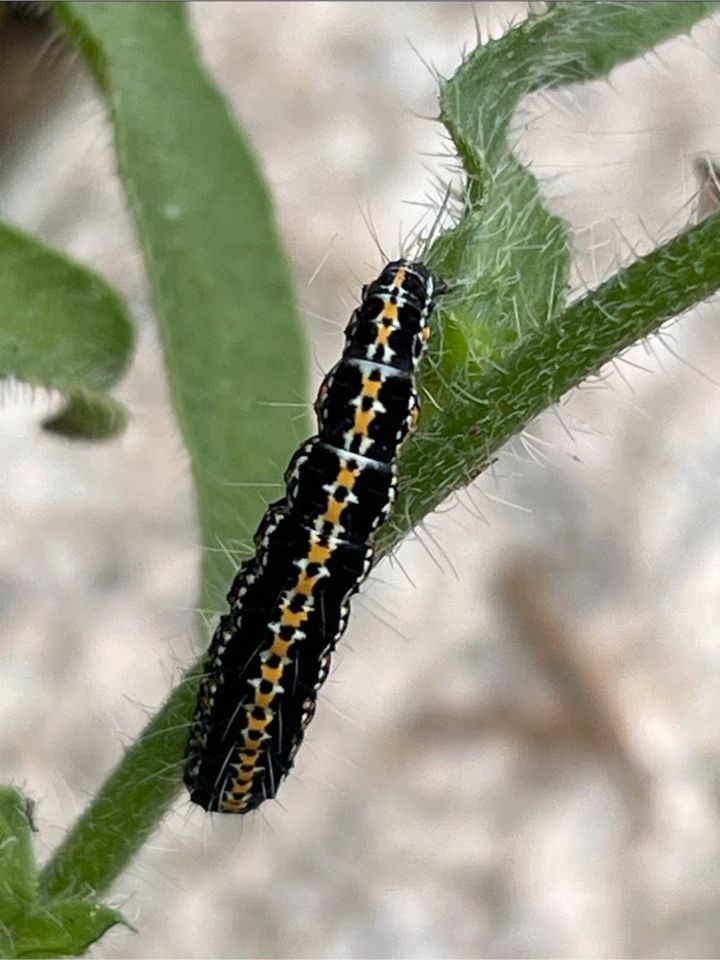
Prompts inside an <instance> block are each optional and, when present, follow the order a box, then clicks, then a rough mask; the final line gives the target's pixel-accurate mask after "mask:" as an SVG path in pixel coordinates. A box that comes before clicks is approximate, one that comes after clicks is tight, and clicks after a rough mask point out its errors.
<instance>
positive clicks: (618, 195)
mask: <svg viewBox="0 0 720 960" xmlns="http://www.w3.org/2000/svg"><path fill="white" fill-rule="evenodd" d="M28 6H29V5H28ZM525 12H526V11H525V6H524V5H523V4H515V3H490V4H483V3H478V4H475V15H476V17H477V20H478V22H479V24H480V28H481V31H482V33H483V36H485V37H487V36H498V35H500V34H501V33H502V32H503V31H504V30H505V29H506V27H507V24H508V22H509V21H510V20H512V19H513V18H522V17H524V16H525ZM2 14H3V16H2V18H1V19H0V90H2V96H1V97H0V215H2V216H3V217H6V218H7V219H9V220H10V221H12V222H14V223H16V224H18V225H20V226H22V227H25V228H27V229H28V230H31V231H34V232H36V233H38V234H39V235H41V236H42V237H43V238H44V239H45V240H47V241H48V242H50V243H52V244H53V245H56V246H59V247H61V248H62V249H64V250H66V251H67V252H68V253H70V254H71V255H73V256H75V257H77V258H79V259H80V260H83V261H85V262H87V263H89V264H91V265H92V266H93V267H95V268H96V269H98V270H99V271H101V272H102V273H103V274H104V275H105V276H106V277H107V278H108V279H110V280H111V281H112V282H113V283H114V284H116V285H117V286H118V287H119V288H120V290H122V292H123V293H124V295H125V296H126V298H127V300H128V302H129V304H130V307H131V310H132V313H133V316H134V319H135V321H136V322H137V327H138V337H139V343H138V350H137V355H136V357H135V360H134V363H133V366H132V369H131V371H130V373H129V374H128V376H127V377H126V379H125V380H124V382H123V383H122V385H121V387H120V389H119V391H118V393H119V395H120V396H121V397H122V399H123V400H124V401H125V403H126V404H127V405H128V407H129V409H130V411H131V414H132V422H131V424H130V427H129V429H128V430H127V433H126V434H125V435H124V436H123V437H122V438H120V439H119V440H117V441H114V442H112V443H109V444H107V445H97V446H91V445H79V444H73V443H69V442H67V441H63V440H62V439H58V438H56V437H52V436H48V435H44V434H43V433H42V432H41V431H40V430H39V427H38V423H39V420H40V419H41V417H42V416H43V415H44V414H45V413H47V412H48V410H49V409H54V407H55V406H56V405H57V402H58V401H57V398H53V397H48V396H45V395H40V394H33V393H32V392H31V391H29V390H27V389H23V388H19V387H13V388H7V387H6V388H5V389H4V391H3V394H2V398H3V404H2V409H1V410H0V657H1V658H2V659H1V662H2V670H0V718H1V719H0V779H2V781H3V782H5V781H12V782H14V783H17V784H19V785H20V786H22V787H23V788H24V789H25V790H26V791H27V792H28V793H29V794H30V795H31V796H32V797H33V798H34V799H35V800H36V801H37V811H36V813H37V824H38V826H39V829H40V833H39V835H38V838H37V843H38V849H39V855H40V856H41V857H43V858H45V857H46V856H47V854H48V852H49V851H50V850H51V849H52V848H53V847H54V845H55V844H56V843H57V842H58V841H59V840H60V838H61V837H62V835H63V833H64V831H65V830H66V828H67V826H68V825H69V824H70V823H71V822H72V821H73V820H74V818H75V817H76V815H77V814H78V812H79V811H80V810H81V809H82V808H83V806H84V804H85V803H86V800H87V798H88V797H89V796H91V795H92V793H93V792H94V791H95V789H96V788H97V787H98V785H99V784H100V783H101V782H102V780H103V778H104V777H105V775H106V774H107V772H108V771H109V770H110V769H111V768H112V766H113V765H114V764H115V763H116V762H117V760H118V759H119V757H120V756H121V753H122V750H123V746H124V745H125V744H126V743H128V742H129V741H131V740H132V739H133V737H134V736H135V735H136V734H137V732H138V731H139V730H140V729H141V727H142V726H143V725H144V723H145V722H146V719H147V718H148V716H149V715H151V714H152V712H153V711H154V710H155V709H156V707H157V706H158V705H159V704H160V703H161V702H162V700H163V698H164V696H165V695H166V693H167V691H168V690H169V689H170V686H171V684H172V683H173V682H174V681H176V680H177V678H178V677H179V675H180V673H181V671H182V669H183V668H184V667H185V666H186V665H187V664H189V663H190V662H191V661H192V659H193V656H194V654H193V651H194V649H195V646H194V642H193V638H192V635H191V634H192V620H193V614H194V602H195V596H196V589H197V579H196V578H197V565H198V556H199V551H200V550H201V549H203V546H204V545H203V544H201V543H199V542H198V537H197V530H196V524H195V516H194V513H193V502H192V494H191V489H190V478H189V473H188V468H187V463H186V459H185V455H184V453H183V449H182V444H181V441H180V439H179V436H178V433H177V431H176V428H175V425H174V422H173V416H172V412H171V410H170V408H169V405H168V399H167V396H166V392H165V387H164V380H163V373H162V364H161V359H160V355H159V350H158V344H157V337H156V333H155V326H154V322H153V317H152V313H151V310H150V308H149V303H148V292H147V287H146V283H145V279H144V274H143V266H142V262H141V258H140V255H139V253H138V248H137V244H136V242H135V238H134V234H133V231H132V228H131V225H130V222H129V219H128V216H127V213H126V210H125V202H124V199H123V195H122V192H121V189H120V186H119V183H118V181H117V179H116V177H115V175H114V170H113V157H112V150H111V132H110V129H109V127H108V124H107V121H106V118H105V115H104V112H103V109H102V106H101V104H100V102H99V101H98V99H97V97H96V95H95V92H94V90H93V86H92V83H91V82H90V81H89V79H88V78H87V76H86V75H85V73H84V70H83V67H82V65H81V63H80V62H79V61H78V59H77V57H76V56H75V54H74V53H73V52H72V51H71V50H68V49H67V47H66V46H65V45H64V43H63V40H62V36H61V35H60V34H59V33H58V32H57V31H56V30H55V28H54V27H53V26H52V24H51V23H50V22H48V21H47V20H45V19H41V18H38V17H37V16H36V15H35V14H36V9H35V10H31V11H28V9H27V7H26V8H24V9H22V8H17V7H16V8H8V9H7V10H3V11H2ZM191 15H192V20H193V24H194V27H195V30H196V35H197V38H198V42H199V44H200V46H201V49H202V53H203V56H204V59H205V62H206V64H207V66H208V68H209V70H210V71H211V73H212V74H213V75H214V77H215V78H216V80H217V82H218V83H219V84H220V86H221V87H222V89H223V90H224V91H225V94H226V96H227V97H228V99H229V100H230V102H231V104H232V107H233V110H234V111H235V113H236V115H237V117H238V119H239V121H240V123H241V124H242V126H243V128H244V129H245V130H246V132H247V133H248V135H249V137H250V139H251V141H252V143H253V144H254V147H255V149H256V150H257V152H258V154H259V156H260V157H261V160H262V164H263V167H264V170H265V173H266V176H267V178H268V180H269V183H270V186H271V189H272V192H273V194H274V197H275V202H276V205H277V212H278V218H279V222H280V227H281V231H282V235H283V239H284V243H285V246H286V249H287V251H288V253H289V257H290V260H291V263H292V268H293V273H294V277H295V282H296V286H297V291H298V294H299V297H300V300H301V303H302V305H303V309H304V316H305V322H306V328H307V334H308V342H309V350H310V351H311V366H312V378H313V382H312V389H313V391H314V389H315V388H316V387H317V384H318V382H319V380H320V377H321V375H322V372H323V371H324V370H326V369H327V368H328V367H329V365H330V364H331V363H332V362H333V360H334V359H335V357H336V356H337V354H338V352H339V349H340V347H341V344H342V328H343V326H344V324H345V322H346V319H347V317H348V315H349V312H350V310H351V309H352V307H353V305H354V303H355V298H356V297H357V295H358V293H359V285H360V284H361V283H362V282H363V281H365V280H367V279H368V278H370V277H371V276H372V275H373V274H374V272H375V271H376V269H377V267H378V265H379V263H380V261H381V256H380V254H379V253H378V250H377V248H376V246H375V242H374V240H373V238H372V236H371V232H372V231H371V229H370V228H369V226H368V222H367V221H369V220H370V221H372V224H373V225H374V230H375V231H376V233H377V236H378V238H379V240H380V242H381V243H382V245H383V247H385V249H387V250H388V251H389V252H390V253H391V254H392V253H396V252H397V251H398V237H401V236H403V235H405V234H407V232H408V231H409V230H410V229H411V228H412V226H413V225H414V223H415V222H416V220H417V218H418V209H417V207H416V206H414V204H417V203H418V202H423V201H424V199H425V198H426V195H427V194H428V193H429V192H430V193H432V190H431V188H430V186H429V185H430V183H431V180H432V178H433V177H434V176H437V175H440V176H441V177H442V176H443V161H442V159H441V158H438V157H437V156H434V155H436V154H437V153H438V152H444V151H445V149H446V147H445V144H444V142H443V141H442V139H441V130H440V128H439V127H438V125H437V124H434V123H432V122H430V121H429V120H427V119H425V118H427V117H432V116H434V115H435V114H436V109H437V107H436V92H437V91H436V83H435V81H434V79H433V77H432V75H431V73H430V71H429V70H428V69H427V68H426V66H425V65H424V63H423V60H425V61H428V62H429V63H430V64H432V65H434V67H436V68H437V69H438V70H439V71H440V72H441V73H443V74H445V75H449V74H450V73H451V72H452V71H453V70H454V68H455V67H456V66H457V64H458V62H459V59H460V56H461V52H462V50H463V48H464V47H466V48H468V49H471V48H472V47H473V46H474V43H475V24H474V22H473V8H472V7H471V6H469V5H468V4H464V3H444V2H443V3H440V2H438V3H421V4H419V3H361V2H356V3H353V4H340V3H214V2H205V3H201V4H196V5H194V6H193V7H192V10H191ZM718 102H720V19H718V18H717V17H716V18H714V19H711V20H706V21H705V22H703V23H702V24H701V25H700V26H699V27H697V28H696V29H695V30H694V31H693V33H692V35H691V36H690V37H685V38H682V39H679V40H677V41H673V42H672V43H668V44H664V45H663V46H661V47H660V48H658V50H657V51H656V52H655V53H654V54H653V55H652V56H649V57H648V58H646V59H645V60H644V61H642V62H639V63H632V64H629V65H627V66H624V67H622V68H620V69H618V70H616V71H614V72H613V74H612V77H611V83H610V84H608V83H604V82H602V83H601V82H598V83H592V84H588V85H584V86H581V87H575V88H568V89H564V90H563V91H561V92H559V93H553V94H552V96H551V97H547V96H542V97H537V98H535V97H532V98H528V99H527V100H526V101H525V102H524V104H523V106H522V108H521V110H520V111H519V113H518V116H517V118H516V122H515V128H516V129H515V132H516V134H517V138H518V142H519V147H518V150H519V153H520V154H521V155H522V157H523V158H524V159H525V160H527V161H528V162H531V163H532V165H533V169H534V170H535V172H536V174H537V175H538V177H539V178H540V180H541V183H542V189H543V191H544V193H545V195H546V196H547V197H548V201H549V203H550V204H551V205H552V207H553V209H554V210H556V211H557V212H559V213H560V214H562V215H563V216H565V217H566V218H567V219H568V220H569V221H570V223H571V224H572V227H573V230H574V231H575V250H576V264H575V273H574V285H575V289H576V290H577V291H580V290H581V289H582V288H583V287H585V286H587V285H594V284H595V283H597V282H598V281H599V280H600V279H602V278H603V277H605V276H607V275H608V274H609V273H611V272H613V270H614V269H615V268H616V266H617V265H618V264H619V263H622V262H626V261H627V260H628V259H630V258H631V257H632V256H634V255H635V254H636V253H639V252H642V251H644V250H647V249H649V248H650V247H652V246H654V245H655V243H656V242H657V241H658V240H659V239H664V238H666V237H668V236H669V235H671V234H673V233H675V232H677V231H678V230H680V229H682V228H683V226H685V225H687V224H688V223H689V222H691V221H692V220H693V219H694V218H695V217H696V216H697V214H698V204H699V203H700V205H701V206H702V205H703V204H704V205H705V208H706V209H707V207H708V206H712V204H713V203H714V202H715V198H714V197H713V191H712V190H710V191H707V190H706V191H705V192H704V197H703V198H702V199H701V200H700V201H699V200H698V196H697V194H698V188H699V180H698V176H697V172H696V167H697V158H703V157H706V158H707V157H710V158H712V157H713V156H714V154H715V151H716V149H718V148H720V121H719V120H718V110H717V105H718ZM717 320H718V308H717V306H716V305H714V304H708V305H704V306H703V307H702V308H700V309H698V310H695V311H692V313H690V314H688V315H687V316H685V317H684V318H682V319H681V320H680V321H677V322H675V323H673V324H672V325H671V326H670V327H668V328H667V329H666V330H665V331H664V332H663V334H662V335H661V336H660V337H658V338H656V339H654V340H653V341H652V342H650V343H648V344H644V345H640V346H638V347H636V348H634V349H633V350H632V351H631V352H630V353H628V354H627V356H626V357H625V358H623V359H622V360H620V361H618V362H617V363H615V364H613V365H611V366H610V367H608V369H606V370H604V371H603V372H602V374H601V376H599V377H598V378H596V379H595V380H594V381H593V382H592V383H589V384H587V385H586V386H584V387H583V388H582V389H579V390H577V391H576V392H574V393H573V394H572V395H571V396H569V397H567V398H566V399H565V401H564V402H563V403H562V404H560V406H559V407H558V408H557V409H556V410H553V411H549V412H547V413H546V414H544V415H543V416H542V417H541V418H540V419H539V420H538V421H537V422H536V423H534V424H533V425H532V426H531V428H530V429H529V430H528V431H527V432H526V433H525V434H524V435H523V437H521V438H518V440H517V441H516V442H514V443H513V444H511V445H510V446H509V447H508V448H507V449H506V450H505V451H504V452H503V453H502V455H501V456H500V458H499V460H498V462H497V463H496V464H495V465H494V467H493V469H492V470H491V471H489V472H488V473H486V474H484V475H483V476H481V477H480V478H479V480H478V481H476V483H475V484H473V486H472V487H471V488H469V489H467V490H465V491H462V492H461V493H459V494H458V495H457V496H456V497H454V498H453V500H452V502H448V503H447V504H446V505H444V507H443V509H442V510H440V511H438V513H437V514H436V515H434V516H432V517H430V518H429V519H428V520H427V521H426V523H425V524H424V526H423V527H422V528H421V529H420V530H418V532H417V536H415V537H414V538H412V539H411V540H409V541H408V542H406V543H405V544H404V545H403V547H402V548H401V550H400V551H399V552H398V555H397V557H396V558H395V559H394V560H392V561H390V562H385V563H383V564H382V565H381V566H379V567H378V568H377V569H376V570H375V571H374V573H373V576H372V578H371V580H370V581H369V583H368V584H367V585H366V588H365V589H364V590H363V592H362V594H361V595H360V597H358V599H357V600H356V601H355V603H354V611H353V617H352V619H351V624H350V628H349V630H348V633H347V635H346V637H345V639H344V640H343V642H342V644H341V647H340V650H339V651H338V654H337V657H336V661H335V667H334V670H333V673H332V675H331V677H330V679H329V681H328V683H327V684H326V687H325V688H324V690H323V694H322V697H321V702H320V706H319V710H318V715H317V717H316V719H315V721H314V722H313V724H312V726H311V727H310V730H309V734H308V737H307V740H306V745H305V746H304V748H303V750H302V751H301V752H300V755H299V757H298V762H297V765H296V769H295V772H294V773H293V775H292V776H291V777H290V779H289V781H288V782H287V783H286V785H285V786H284V788H283V790H282V791H281V793H280V798H279V801H278V802H276V803H268V804H267V805H266V806H265V807H263V808H262V811H261V812H259V813H258V814H256V815H253V816H251V817H247V818H243V819H241V820H238V819H234V818H227V819H222V818H213V819H210V818H209V817H207V816H206V815H205V814H203V813H202V811H200V810H194V809H190V805H189V803H188V802H187V801H186V799H185V797H184V796H183V797H182V798H181V799H180V800H179V801H178V803H177V805H176V808H175V811H174V812H173V814H172V815H171V816H170V817H168V819H167V820H166V822H165V823H164V825H163V826H162V828H161V829H160V830H159V831H158V832H157V833H156V834H155V836H154V837H153V838H152V840H151V842H150V843H149V844H148V845H147V846H146V848H145V850H144V851H143V853H142V854H141V856H140V857H139V858H138V859H137V860H136V862H135V863H134V864H133V865H132V866H131V868H130V869H129V870H128V871H127V872H126V873H125V875H124V876H123V877H122V879H121V880H120V881H119V882H118V884H117V885H116V886H115V888H114V889H113V892H112V897H111V899H112V902H113V903H115V904H117V905H119V906H120V907H121V909H122V910H123V911H124V913H125V914H126V916H128V917H129V918H130V919H131V920H132V921H133V922H134V923H135V924H136V925H137V926H138V928H139V931H140V932H139V933H138V934H137V935H134V934H132V933H129V932H126V931H122V930H119V931H118V932H113V933H111V934H110V935H109V936H108V937H106V938H105V939H104V940H103V941H102V943H101V944H100V945H98V946H97V947H96V948H95V950H94V955H95V956H98V957H99V956H103V957H120V956H122V957H161V956H162V957H178V958H180V957H195V956H208V957H232V956H268V957H284V956H296V957H306V956H307V957H310V956H328V957H485V956H488V957H489V956H497V957H535V956H557V957H561V956H562V957H565V956H568V957H569V956H582V957H605V956H627V957H645V956H657V957H689V956H695V957H716V956H718V955H720V866H719V864H720V705H719V704H720V629H719V627H720V551H719V549H718V548H719V547H720V510H719V509H718V508H719V507H720V484H719V483H718V479H717V478H718V475H719V474H720V386H718V383H719V382H720V341H719V339H718V334H717ZM310 401H311V396H309V397H308V402H310Z"/></svg>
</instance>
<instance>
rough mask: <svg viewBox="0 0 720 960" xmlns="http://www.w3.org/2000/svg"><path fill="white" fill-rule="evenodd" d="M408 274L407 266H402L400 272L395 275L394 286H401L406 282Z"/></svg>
mask: <svg viewBox="0 0 720 960" xmlns="http://www.w3.org/2000/svg"><path fill="white" fill-rule="evenodd" d="M406 276H407V271H406V270H405V267H400V269H399V270H398V272H397V273H396V274H395V276H394V277H393V286H394V287H401V286H402V285H403V284H404V283H405V277H406Z"/></svg>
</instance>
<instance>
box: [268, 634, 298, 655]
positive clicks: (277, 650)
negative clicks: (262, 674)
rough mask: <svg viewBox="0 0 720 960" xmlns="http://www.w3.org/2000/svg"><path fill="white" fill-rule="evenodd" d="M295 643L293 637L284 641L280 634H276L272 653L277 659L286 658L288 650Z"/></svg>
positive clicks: (271, 648) (271, 649)
mask: <svg viewBox="0 0 720 960" xmlns="http://www.w3.org/2000/svg"><path fill="white" fill-rule="evenodd" d="M294 643H295V638H294V637H292V638H291V639H290V640H284V639H283V638H282V637H281V636H280V635H279V634H277V633H276V634H275V639H274V640H273V642H272V646H271V647H270V653H271V654H273V655H275V656H277V657H285V656H287V652H288V650H289V649H290V647H291V646H292V645H293V644H294Z"/></svg>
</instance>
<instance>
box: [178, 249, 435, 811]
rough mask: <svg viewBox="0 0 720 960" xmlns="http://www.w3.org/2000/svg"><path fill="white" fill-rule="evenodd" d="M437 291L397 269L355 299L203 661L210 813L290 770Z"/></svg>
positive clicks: (196, 782) (380, 505)
mask: <svg viewBox="0 0 720 960" xmlns="http://www.w3.org/2000/svg"><path fill="white" fill-rule="evenodd" d="M446 289H447V286H446V284H445V283H444V282H443V281H441V280H439V279H437V278H434V277H433V275H432V273H431V272H430V270H429V269H428V268H427V267H426V266H425V265H424V264H423V263H420V262H413V261H409V260H405V259H401V260H395V261H393V262H391V263H388V264H387V265H386V266H385V267H384V269H383V271H382V272H381V274H380V275H379V276H378V277H377V278H376V279H375V280H374V281H373V282H372V283H370V284H367V285H365V286H364V287H363V288H362V301H361V303H360V305H359V306H358V307H357V308H356V310H355V311H354V312H353V314H352V316H351V318H350V322H349V323H348V325H347V327H346V329H345V346H344V349H343V353H342V356H341V358H340V360H339V361H338V362H337V363H336V364H335V366H334V367H333V368H332V369H331V370H330V372H329V373H328V374H327V375H326V377H325V379H324V380H323V382H322V385H321V387H320V391H319V393H318V397H317V400H316V401H315V414H316V417H317V424H318V432H317V434H316V435H315V436H313V437H310V439H309V440H306V441H305V442H304V443H303V444H302V445H301V446H300V448H299V449H298V450H297V452H296V453H295V455H294V456H293V457H292V459H291V461H290V463H289V465H288V467H287V470H286V472H285V477H284V480H285V485H286V494H285V496H284V497H283V498H282V499H280V500H278V501H276V502H275V503H272V504H270V506H269V507H268V509H267V511H266V513H265V516H264V517H263V519H262V521H261V522H260V525H259V527H258V529H257V531H256V533H255V538H254V539H255V550H256V552H255V556H254V557H253V558H251V559H250V560H248V561H246V562H245V563H243V564H242V566H241V567H240V569H239V571H238V573H237V575H236V577H235V580H234V582H233V584H232V586H231V588H230V591H229V593H228V596H227V599H228V603H229V605H230V606H229V611H228V612H227V613H226V614H224V615H223V616H221V617H220V621H219V623H218V625H217V629H216V630H215V633H214V635H213V638H212V640H211V643H210V647H209V649H208V653H207V656H206V658H205V662H204V666H203V673H202V677H201V680H200V687H199V692H198V698H197V704H196V708H195V714H194V718H193V721H192V724H191V728H190V733H189V737H188V742H187V748H186V753H185V767H184V781H185V784H186V786H187V788H188V790H189V792H190V799H191V800H192V801H193V802H194V803H196V804H198V805H199V806H201V807H203V808H204V809H205V810H208V811H212V812H214V811H217V812H221V813H247V812H248V811H250V810H253V809H255V808H256V807H258V806H259V805H260V804H261V803H262V802H263V801H264V800H265V799H267V798H269V797H273V796H275V794H276V792H277V789H278V787H279V785H280V782H281V781H282V780H283V779H284V778H285V777H286V776H287V774H288V772H289V771H290V769H291V768H292V765H293V762H294V758H295V754H296V753H297V750H298V748H299V746H300V744H301V742H302V739H303V736H304V733H305V729H306V727H307V725H308V724H309V722H310V720H311V719H312V717H313V715H314V713H315V706H316V700H317V694H318V690H319V689H320V687H321V686H322V684H323V682H324V681H325V679H326V677H327V675H328V671H329V668H330V659H331V656H332V652H333V650H334V648H335V645H336V644H337V642H338V640H339V639H340V637H341V636H342V634H343V631H344V630H345V626H346V624H347V620H348V614H349V605H350V598H351V597H352V595H353V594H355V593H356V592H357V591H358V589H359V587H360V584H361V583H362V582H363V580H364V579H365V577H366V576H367V574H368V572H369V570H370V566H371V563H372V557H373V535H374V533H375V531H376V530H377V528H378V527H379V526H380V524H382V523H383V522H384V520H385V519H386V518H387V516H388V513H389V511H390V508H391V506H392V503H393V500H394V498H395V491H396V487H397V468H396V461H397V456H398V450H399V448H400V445H401V444H402V442H403V440H404V439H405V437H406V436H407V435H408V433H409V432H410V431H411V430H412V429H413V428H414V426H415V424H416V422H417V418H418V416H419V412H420V400H419V397H418V393H417V390H416V386H415V372H416V369H417V366H418V363H419V361H420V358H421V356H422V354H423V351H424V349H425V344H426V342H427V338H428V335H429V330H430V328H429V319H430V315H431V314H432V311H433V308H434V305H435V304H434V297H435V296H437V295H438V294H441V293H444V292H445V291H446Z"/></svg>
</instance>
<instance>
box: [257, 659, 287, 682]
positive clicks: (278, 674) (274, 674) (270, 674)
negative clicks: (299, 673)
mask: <svg viewBox="0 0 720 960" xmlns="http://www.w3.org/2000/svg"><path fill="white" fill-rule="evenodd" d="M260 673H261V674H262V678H263V680H269V681H270V683H280V681H281V680H282V675H283V668H282V664H281V665H280V666H279V667H269V666H268V665H267V664H266V663H264V664H263V665H262V666H261V668H260Z"/></svg>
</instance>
